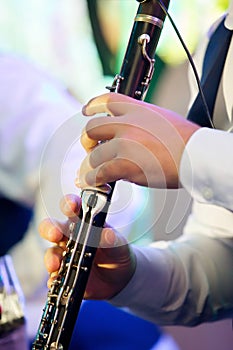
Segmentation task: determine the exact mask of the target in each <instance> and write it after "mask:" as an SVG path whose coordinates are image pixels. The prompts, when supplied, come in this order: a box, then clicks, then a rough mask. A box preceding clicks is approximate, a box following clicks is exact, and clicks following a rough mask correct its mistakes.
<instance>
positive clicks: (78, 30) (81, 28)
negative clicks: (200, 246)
mask: <svg viewBox="0 0 233 350" xmlns="http://www.w3.org/2000/svg"><path fill="white" fill-rule="evenodd" d="M228 2H229V1H226V0H205V1H202V0H192V1H187V0H176V1H171V4H170V14H171V15H172V17H173V20H174V21H175V23H176V25H177V27H178V29H179V31H180V33H181V34H182V37H183V39H184V41H185V43H186V45H187V47H188V48H189V50H190V52H191V53H192V54H193V53H194V52H195V49H196V46H197V43H198V42H199V40H200V39H201V37H202V36H203V35H204V34H205V32H206V30H207V29H208V27H209V26H210V24H211V23H212V22H213V21H214V20H215V19H217V18H218V16H219V15H220V14H221V13H222V12H223V11H224V10H225V9H226V7H227V6H228ZM137 7H138V3H137V2H136V1H134V0H89V1H88V0H87V1H86V0H50V1H47V0H20V1H19V0H1V1H0V51H2V52H4V53H10V54H15V55H19V56H21V57H23V58H26V60H29V61H31V62H33V63H35V64H36V65H37V66H39V67H41V68H43V69H45V70H46V71H48V72H49V73H50V74H52V75H53V76H54V77H55V78H56V79H59V80H60V81H62V82H63V83H64V85H65V86H66V87H67V89H68V90H69V91H70V92H71V93H72V95H73V96H75V97H76V98H77V99H78V100H79V101H80V102H81V103H85V102H87V101H88V99H89V98H92V97H93V96H95V95H97V94H100V93H104V92H106V89H105V86H106V85H110V84H111V83H112V80H113V77H114V75H115V74H116V73H118V72H119V70H120V66H121V62H122V59H123V56H124V52H125V48H126V45H127V42H128V39H129V34H130V31H131V27H132V24H133V19H134V16H135V13H136V10H137ZM156 54H157V58H156V70H155V76H154V78H153V82H152V84H151V87H150V90H149V92H148V96H147V100H148V101H150V102H153V103H156V104H159V105H161V106H164V107H167V108H170V109H173V110H175V111H177V112H179V113H181V114H182V115H184V116H185V114H186V111H187V108H188V103H189V90H188V85H187V83H188V82H187V70H188V66H189V64H188V62H187V59H186V55H185V53H184V50H183V48H182V46H181V44H180V43H179V40H178V38H177V37H176V34H175V32H174V30H173V28H172V26H171V24H170V23H169V20H168V19H166V24H165V28H164V29H163V32H162V35H161V39H160V42H159V46H158V49H157V52H156ZM155 192H156V193H155V197H156V198H157V202H156V204H155V206H156V208H157V213H158V214H157V217H156V218H155V220H154V222H153V225H152V226H153V227H152V228H153V230H152V229H151V230H150V236H149V238H148V240H151V239H155V240H160V239H165V240H168V239H173V238H175V237H177V236H179V235H180V233H181V231H182V227H183V225H184V222H185V217H186V215H187V214H188V212H189V209H190V198H189V197H188V195H187V193H185V192H181V193H179V195H178V194H177V193H176V192H175V193H174V191H173V192H172V193H170V192H166V194H164V193H162V192H161V191H155ZM151 232H153V233H151ZM154 232H155V234H154ZM166 330H167V331H168V332H169V333H170V334H172V336H173V337H174V339H175V340H176V341H177V344H179V346H180V349H181V350H196V349H198V350H207V349H211V350H219V349H223V350H231V349H232V344H233V341H232V340H233V337H232V324H231V321H230V320H229V321H222V322H217V323H214V324H205V325H202V326H199V327H196V328H193V329H187V328H184V327H166Z"/></svg>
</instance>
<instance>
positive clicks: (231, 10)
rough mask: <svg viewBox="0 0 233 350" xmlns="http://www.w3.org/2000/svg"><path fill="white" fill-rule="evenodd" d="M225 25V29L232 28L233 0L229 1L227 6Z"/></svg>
mask: <svg viewBox="0 0 233 350" xmlns="http://www.w3.org/2000/svg"><path fill="white" fill-rule="evenodd" d="M225 26H226V28H227V29H230V30H233V0H231V1H230V4H229V7H228V11H227V16H226V20H225Z"/></svg>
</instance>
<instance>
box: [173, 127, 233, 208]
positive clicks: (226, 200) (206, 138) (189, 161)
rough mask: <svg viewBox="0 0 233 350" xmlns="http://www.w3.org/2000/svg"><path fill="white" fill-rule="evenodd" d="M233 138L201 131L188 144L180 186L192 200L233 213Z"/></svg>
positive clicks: (209, 131)
mask: <svg viewBox="0 0 233 350" xmlns="http://www.w3.org/2000/svg"><path fill="white" fill-rule="evenodd" d="M232 149H233V134H231V133H227V132H226V131H221V130H215V129H209V128H201V129H199V130H197V131H196V132H195V133H194V134H193V135H192V137H191V138H190V140H189V141H188V143H187V145H186V148H185V151H184V153H183V155H182V158H181V164H180V171H179V173H180V174H179V176H180V182H181V184H182V186H183V187H184V188H185V189H186V190H187V191H188V192H189V193H190V194H191V196H192V197H193V198H194V199H196V200H197V201H199V202H201V203H209V204H215V205H219V206H222V207H224V208H226V209H229V210H233V157H232Z"/></svg>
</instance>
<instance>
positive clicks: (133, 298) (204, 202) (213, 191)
mask: <svg viewBox="0 0 233 350" xmlns="http://www.w3.org/2000/svg"><path fill="white" fill-rule="evenodd" d="M216 24H217V23H216ZM216 24H215V25H214V26H213V28H212V29H211V31H212V30H213V29H214V28H215V27H216ZM225 25H226V26H227V27H228V28H229V29H233V1H231V3H230V6H229V11H228V16H227V18H226V21H225ZM211 31H210V32H211ZM210 32H209V33H208V36H207V38H205V39H204V41H203V43H202V45H201V46H200V51H199V52H198V53H197V56H196V62H197V63H198V64H199V72H201V63H202V60H203V57H204V51H205V48H206V46H207V43H208V38H209V35H210ZM232 55H233V42H231V45H230V48H229V52H228V56H227V59H226V64H225V68H224V72H223V77H222V82H221V87H222V88H221V89H220V90H221V91H220V92H219V94H221V95H222V98H224V104H225V106H226V108H225V109H224V115H219V117H220V119H221V120H223V119H224V118H225V120H227V123H223V124H224V125H228V127H227V128H226V130H229V131H231V126H232V112H233V110H232V104H233V89H232V81H233V65H232ZM192 86H193V87H194V88H193V100H194V98H195V95H196V93H197V91H196V85H192ZM218 97H219V96H218ZM222 105H223V103H222ZM216 111H218V113H219V106H216V107H215V115H214V118H216V117H218V116H217V115H216ZM220 126H221V125H218V127H220ZM223 129H224V127H223ZM232 149H233V134H232V133H230V132H227V131H220V130H212V129H207V128H202V129H200V130H199V131H197V132H196V133H194V134H193V136H192V137H191V139H190V140H189V142H188V144H187V146H186V149H185V152H184V154H183V157H182V160H181V166H180V180H181V183H182V184H183V186H184V187H185V188H186V190H187V191H188V192H189V193H190V194H191V196H192V197H193V198H194V203H193V209H192V212H191V215H190V217H189V219H188V222H187V224H186V226H185V229H184V232H183V235H182V236H181V237H180V238H179V239H177V240H175V241H172V242H169V243H166V244H164V245H163V247H162V246H161V244H160V243H154V244H153V247H147V248H138V247H137V248H136V247H135V248H134V249H135V254H136V257H137V267H136V272H135V274H134V276H133V278H132V279H131V281H130V282H129V284H128V285H127V286H126V287H125V289H124V290H122V292H121V293H119V294H118V295H117V296H116V297H115V298H113V299H112V300H111V302H112V303H114V304H115V305H118V306H126V307H128V308H129V309H130V310H131V311H132V312H135V313H137V314H138V315H140V316H142V317H145V318H146V319H149V320H152V321H154V322H157V323H159V324H166V325H169V324H182V325H195V324H198V323H200V322H205V321H214V320H218V319H221V318H226V317H232V314H233V274H232V267H233V212H232V211H233V157H232Z"/></svg>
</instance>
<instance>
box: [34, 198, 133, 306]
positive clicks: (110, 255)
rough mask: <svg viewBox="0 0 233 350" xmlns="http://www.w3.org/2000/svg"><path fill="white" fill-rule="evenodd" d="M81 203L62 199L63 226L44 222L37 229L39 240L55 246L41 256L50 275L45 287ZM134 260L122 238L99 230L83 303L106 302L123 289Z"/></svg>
mask: <svg viewBox="0 0 233 350" xmlns="http://www.w3.org/2000/svg"><path fill="white" fill-rule="evenodd" d="M80 205H81V200H80V198H79V197H77V196H74V195H66V196H65V197H64V198H63V199H62V201H61V210H62V211H63V213H64V214H65V215H66V216H67V217H68V218H69V219H68V221H66V222H65V223H60V222H57V221H55V220H51V219H45V220H44V221H42V222H41V224H40V226H39V232H40V235H41V237H42V238H44V239H46V240H48V241H50V242H53V243H55V245H54V246H53V247H51V248H49V249H48V250H47V251H46V253H45V258H44V260H45V266H46V269H47V271H48V273H49V274H50V278H49V280H48V287H49V288H50V287H51V283H52V282H53V280H54V279H56V276H57V271H58V270H59V267H60V264H61V260H62V256H63V252H64V250H65V249H66V241H67V230H68V227H69V224H70V223H71V222H75V221H77V217H78V213H79V209H80ZM135 267H136V261H135V256H134V254H133V252H132V251H131V249H130V247H129V245H128V244H127V241H126V240H125V238H124V237H122V236H120V235H117V234H116V233H115V232H114V231H113V230H112V229H111V228H110V227H106V228H104V229H103V231H102V234H101V240H100V245H99V248H98V249H97V252H96V255H95V259H94V262H93V265H92V269H91V272H90V277H89V280H88V284H87V287H86V291H85V295H84V298H85V299H100V300H103V299H105V300H106V299H110V298H112V297H113V296H114V295H116V294H117V293H118V292H120V291H121V289H123V288H124V287H125V285H126V284H127V283H128V282H129V280H130V279H131V277H132V276H133V274H134V271H135Z"/></svg>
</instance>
